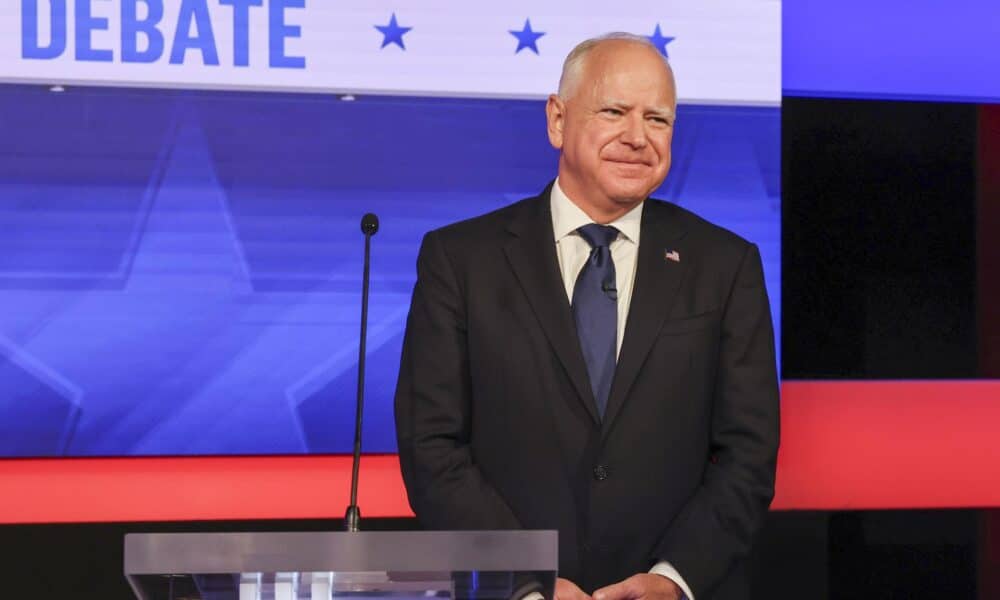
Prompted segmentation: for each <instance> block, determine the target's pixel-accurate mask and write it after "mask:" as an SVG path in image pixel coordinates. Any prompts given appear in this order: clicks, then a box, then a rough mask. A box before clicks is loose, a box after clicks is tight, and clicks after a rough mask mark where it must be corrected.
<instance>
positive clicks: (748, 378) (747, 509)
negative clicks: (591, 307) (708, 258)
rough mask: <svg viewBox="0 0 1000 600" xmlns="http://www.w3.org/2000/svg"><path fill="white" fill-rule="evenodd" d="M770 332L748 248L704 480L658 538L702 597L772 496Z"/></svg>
mask: <svg viewBox="0 0 1000 600" xmlns="http://www.w3.org/2000/svg"><path fill="white" fill-rule="evenodd" d="M778 411H779V393H778V380H777V371H776V361H775V354H774V332H773V328H772V325H771V313H770V307H769V304H768V300H767V291H766V290H765V287H764V277H763V269H762V267H761V260H760V254H759V252H758V250H757V247H756V246H753V245H748V246H747V250H746V252H745V254H744V255H743V257H742V260H741V264H740V266H739V268H738V270H737V273H736V277H735V278H734V281H733V284H732V287H731V290H730V292H729V298H728V300H727V301H726V304H725V308H724V313H723V316H722V328H721V340H720V347H719V363H718V372H717V375H716V381H715V393H714V397H713V407H712V423H711V427H712V429H711V456H710V457H709V458H708V462H707V464H706V468H705V474H704V477H703V479H702V483H701V485H700V487H699V488H698V490H697V492H696V493H695V494H694V495H693V496H692V497H691V499H690V500H689V501H688V502H687V504H686V505H685V506H684V508H683V509H682V510H681V511H680V513H679V514H678V516H677V517H676V518H675V519H674V520H673V521H672V522H671V524H670V525H669V526H668V527H667V529H666V531H665V533H664V535H663V536H662V538H661V540H660V543H659V546H658V548H657V550H656V555H655V556H654V557H652V558H653V560H654V562H655V561H658V560H666V561H669V562H670V563H671V564H672V565H673V566H674V567H675V568H676V569H677V571H679V572H680V573H682V574H683V575H684V579H685V581H686V582H687V583H688V584H689V585H690V586H691V590H692V592H693V593H694V595H695V597H704V596H705V595H706V594H710V593H711V591H712V589H713V588H714V587H715V586H716V584H718V583H719V582H720V581H721V579H722V578H723V577H724V576H725V575H726V573H727V572H728V571H729V569H730V568H731V567H732V566H733V565H734V563H735V561H736V560H738V559H740V558H742V557H745V556H746V555H747V553H748V551H749V549H750V545H751V542H752V538H753V536H754V535H755V534H756V532H757V531H758V530H759V528H760V525H761V523H762V521H763V518H764V516H765V514H766V512H767V508H768V506H769V505H770V502H771V499H772V498H773V496H774V479H775V468H776V464H777V454H778V439H779V412H778Z"/></svg>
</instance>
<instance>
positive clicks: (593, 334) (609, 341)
mask: <svg viewBox="0 0 1000 600" xmlns="http://www.w3.org/2000/svg"><path fill="white" fill-rule="evenodd" d="M577 231H578V232H579V233H580V235H581V236H582V237H583V239H585V240H587V243H588V244H590V256H589V257H588V258H587V262H586V263H585V264H584V265H583V269H582V270H581V271H580V274H579V275H578V276H577V278H576V286H575V287H574V288H573V318H574V319H575V320H576V333H577V335H578V336H579V337H580V349H581V350H583V359H584V361H585V362H586V363H587V373H588V374H589V375H590V388H591V390H592V391H593V392H594V400H595V401H596V402H597V413H598V414H599V415H600V416H601V418H602V419H603V418H604V411H605V409H606V408H607V406H608V395H609V394H610V393H611V380H612V379H613V378H614V376H615V363H616V362H617V353H616V346H617V343H618V289H617V287H618V286H617V285H616V283H615V262H614V261H613V260H612V259H611V248H610V246H611V242H613V241H614V240H615V238H617V237H618V230H617V229H615V228H614V227H611V226H609V225H597V224H596V223H591V224H590V225H584V226H583V227H580V228H579V229H577Z"/></svg>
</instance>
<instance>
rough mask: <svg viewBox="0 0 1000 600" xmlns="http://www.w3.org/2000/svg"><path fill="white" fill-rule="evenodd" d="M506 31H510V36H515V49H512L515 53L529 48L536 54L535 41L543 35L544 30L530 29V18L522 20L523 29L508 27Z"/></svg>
mask: <svg viewBox="0 0 1000 600" xmlns="http://www.w3.org/2000/svg"><path fill="white" fill-rule="evenodd" d="M508 31H510V34H511V35H512V36H514V37H516V38H517V50H515V51H514V54H517V53H518V52H520V51H521V50H524V49H525V48H527V49H529V50H531V51H532V52H534V53H535V54H538V46H537V45H536V44H535V43H536V42H537V41H538V38H540V37H542V36H543V35H545V32H544V31H532V30H531V19H525V20H524V29H522V30H521V31H515V30H513V29H509V30H508Z"/></svg>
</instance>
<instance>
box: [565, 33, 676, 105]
mask: <svg viewBox="0 0 1000 600" xmlns="http://www.w3.org/2000/svg"><path fill="white" fill-rule="evenodd" d="M580 84H581V86H580V91H581V92H583V94H582V95H584V96H590V97H592V98H594V99H608V97H609V96H619V97H620V99H621V100H623V101H624V100H636V101H637V100H640V99H641V100H644V101H647V102H656V103H658V104H663V103H665V104H670V105H673V103H674V100H675V92H674V83H673V77H672V76H671V73H670V71H669V68H668V67H667V65H666V63H665V62H664V61H663V58H662V57H661V56H660V55H659V54H658V53H657V52H656V51H655V50H654V49H652V48H648V47H646V46H645V45H642V44H637V43H635V42H627V41H621V40H612V41H608V42H605V43H604V44H601V45H600V46H598V47H596V48H594V49H593V50H592V51H591V53H590V55H588V56H587V57H586V61H585V62H584V65H583V72H582V73H581V78H580Z"/></svg>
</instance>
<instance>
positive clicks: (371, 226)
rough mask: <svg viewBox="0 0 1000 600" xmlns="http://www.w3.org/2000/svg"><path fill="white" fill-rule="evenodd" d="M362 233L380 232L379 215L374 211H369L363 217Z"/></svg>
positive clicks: (373, 233)
mask: <svg viewBox="0 0 1000 600" xmlns="http://www.w3.org/2000/svg"><path fill="white" fill-rule="evenodd" d="M361 233H363V234H365V235H375V234H376V233H378V217H376V216H375V214H374V213H368V214H366V215H365V216H363V217H361Z"/></svg>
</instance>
